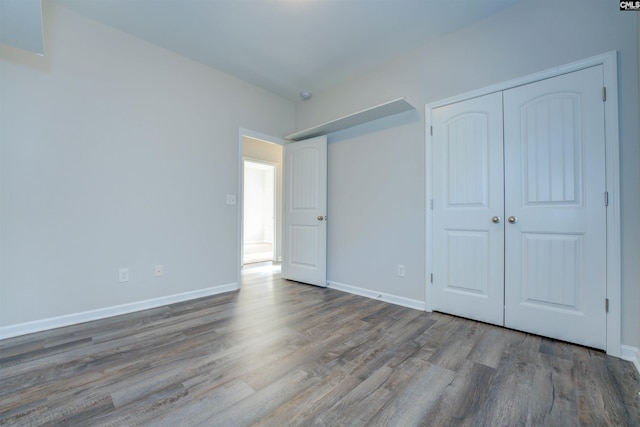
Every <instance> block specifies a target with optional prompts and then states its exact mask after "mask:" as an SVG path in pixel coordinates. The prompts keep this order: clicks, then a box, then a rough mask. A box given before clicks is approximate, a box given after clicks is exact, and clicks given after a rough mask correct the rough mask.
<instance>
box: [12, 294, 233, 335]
mask: <svg viewBox="0 0 640 427" xmlns="http://www.w3.org/2000/svg"><path fill="white" fill-rule="evenodd" d="M238 289H239V287H238V284H237V283H229V284H226V285H219V286H212V287H210V288H206V289H198V290H195V291H189V292H183V293H180V294H175V295H168V296H165V297H160V298H153V299H149V300H145V301H139V302H133V303H129V304H122V305H116V306H113V307H105V308H99V309H97V310H90V311H84V312H81V313H74V314H68V315H64V316H58V317H51V318H48V319H42V320H35V321H33V322H26V323H19V324H17V325H11V326H5V327H0V340H1V339H6V338H12V337H17V336H20V335H27V334H32V333H34V332H41V331H46V330H49V329H55V328H61V327H64V326H70V325H76V324H78V323H84V322H90V321H92V320H100V319H105V318H107V317H113V316H119V315H121V314H129V313H133V312H136V311H141V310H147V309H149V308H156V307H161V306H163V305H168V304H175V303H178V302H182V301H188V300H192V299H197V298H203V297H208V296H211V295H217V294H222V293H225V292H231V291H235V290H238Z"/></svg>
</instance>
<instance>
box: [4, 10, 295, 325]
mask: <svg viewBox="0 0 640 427" xmlns="http://www.w3.org/2000/svg"><path fill="white" fill-rule="evenodd" d="M43 7H44V10H43V13H44V26H45V28H44V34H45V52H46V56H44V57H38V56H35V55H32V54H28V53H26V52H23V51H19V50H17V49H13V48H9V47H5V46H2V47H0V61H1V62H0V67H1V71H0V72H1V74H0V94H1V96H2V105H1V107H0V108H1V109H0V128H1V131H0V137H1V147H0V182H1V192H0V202H1V205H0V207H1V209H0V215H1V217H0V236H1V239H0V242H1V243H0V262H1V266H2V269H1V273H0V280H1V282H0V327H3V326H8V325H16V324H20V323H23V322H28V321H34V320H39V319H47V318H51V317H54V316H62V315H67V314H74V313H79V312H83V311H88V310H94V309H100V308H105V307H111V306H115V305H119V304H126V303H132V302H138V301H145V300H148V299H152V298H158V297H162V296H167V295H173V294H179V293H183V292H189V291H194V290H199V289H205V288H209V287H213V286H218V285H225V284H231V283H234V282H236V280H237V272H238V263H239V260H238V259H237V257H238V253H239V249H238V245H237V244H238V241H237V231H236V230H237V226H238V225H237V206H227V205H226V204H225V196H226V195H227V194H237V192H238V181H237V179H238V156H239V147H238V129H239V128H249V129H253V130H255V131H257V132H262V133H265V134H269V135H285V134H287V133H289V132H290V131H292V130H293V117H294V105H293V103H291V102H289V101H286V100H284V99H282V98H279V97H277V96H275V95H272V94H270V93H268V92H265V91H263V90H260V89H258V88H256V87H254V86H251V85H248V84H246V83H243V82H241V81H239V80H237V79H235V78H232V77H230V76H228V75H225V74H223V73H220V72H217V71H215V70H212V69H210V68H207V67H205V66H202V65H200V64H197V63H195V62H192V61H190V60H187V59H184V58H182V57H180V56H177V55H175V54H173V53H171V52H169V51H166V50H163V49H160V48H157V47H154V46H152V45H150V44H147V43H145V42H142V41H140V40H138V39H135V38H133V37H130V36H128V35H126V34H124V33H122V32H119V31H117V30H114V29H110V28H108V27H105V26H102V25H100V24H98V23H95V22H93V21H90V20H88V19H86V18H83V17H81V16H79V15H76V14H75V13H72V12H70V11H68V10H67V9H64V8H63V7H61V6H57V5H56V4H55V3H53V2H43ZM155 264H162V265H164V276H163V277H161V278H154V276H153V267H154V265H155ZM120 267H128V268H129V269H130V275H131V279H130V281H129V282H128V283H125V284H122V283H119V282H118V269H119V268H120Z"/></svg>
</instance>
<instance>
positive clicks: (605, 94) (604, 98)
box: [602, 86, 607, 102]
mask: <svg viewBox="0 0 640 427" xmlns="http://www.w3.org/2000/svg"><path fill="white" fill-rule="evenodd" d="M606 100H607V88H606V87H604V86H602V101H603V102H604V101H606Z"/></svg>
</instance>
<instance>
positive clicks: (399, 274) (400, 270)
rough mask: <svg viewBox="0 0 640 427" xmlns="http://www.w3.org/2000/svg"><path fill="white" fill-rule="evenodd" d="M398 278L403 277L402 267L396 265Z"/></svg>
mask: <svg viewBox="0 0 640 427" xmlns="http://www.w3.org/2000/svg"><path fill="white" fill-rule="evenodd" d="M398 277H404V265H403V264H398Z"/></svg>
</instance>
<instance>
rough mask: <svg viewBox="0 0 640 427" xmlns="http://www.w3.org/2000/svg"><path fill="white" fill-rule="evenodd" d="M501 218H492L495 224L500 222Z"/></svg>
mask: <svg viewBox="0 0 640 427" xmlns="http://www.w3.org/2000/svg"><path fill="white" fill-rule="evenodd" d="M501 219H502V218H500V217H499V216H494V217H492V218H491V222H493V223H494V224H499V223H500V220H501Z"/></svg>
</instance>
